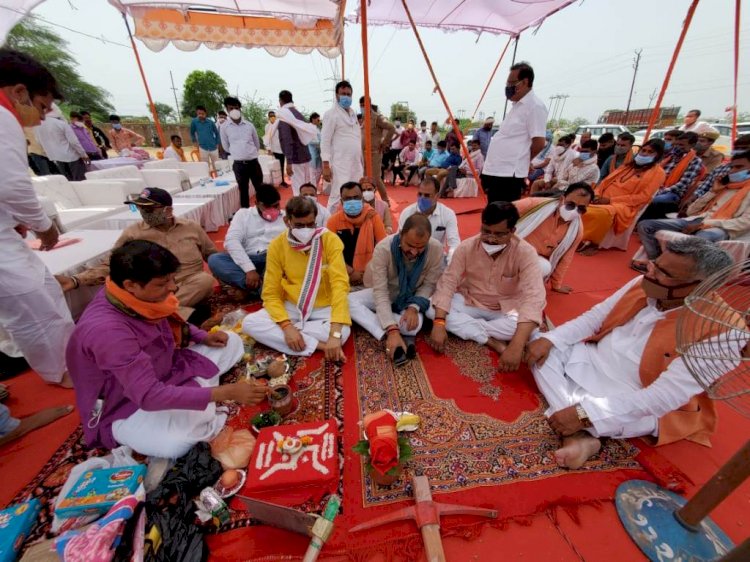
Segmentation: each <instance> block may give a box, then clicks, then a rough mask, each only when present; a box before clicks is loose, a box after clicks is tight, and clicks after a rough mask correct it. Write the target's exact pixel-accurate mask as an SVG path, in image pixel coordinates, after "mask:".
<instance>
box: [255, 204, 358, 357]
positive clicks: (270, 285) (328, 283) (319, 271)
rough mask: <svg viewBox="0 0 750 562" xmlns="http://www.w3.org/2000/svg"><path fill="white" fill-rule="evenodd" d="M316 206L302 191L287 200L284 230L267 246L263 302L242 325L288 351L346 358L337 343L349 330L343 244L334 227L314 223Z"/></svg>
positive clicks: (259, 338)
mask: <svg viewBox="0 0 750 562" xmlns="http://www.w3.org/2000/svg"><path fill="white" fill-rule="evenodd" d="M317 211H318V208H317V206H316V205H315V202H313V201H310V200H309V199H308V198H307V197H292V198H291V199H290V200H289V201H288V202H287V204H286V215H285V216H284V222H285V223H286V226H287V230H286V231H285V232H283V233H281V234H280V235H279V236H277V237H276V238H275V239H274V240H272V241H271V244H270V245H269V246H268V254H267V256H266V274H265V277H264V279H263V292H262V294H261V297H262V299H263V308H262V309H261V310H259V311H258V312H253V313H251V314H248V315H247V316H246V317H245V320H244V321H243V322H242V329H243V331H244V332H245V333H246V334H249V335H250V336H251V337H253V338H254V339H255V340H256V341H258V342H260V343H262V344H263V345H265V346H268V347H270V348H272V349H275V350H277V351H281V352H282V353H286V354H288V355H304V356H310V355H312V354H313V353H315V350H318V349H319V350H321V351H323V352H325V357H326V359H327V360H329V361H346V357H345V356H344V352H343V351H342V350H341V346H342V345H343V344H344V343H345V342H346V340H347V338H348V337H349V334H350V333H351V329H350V326H351V318H350V317H349V303H348V297H349V275H348V274H347V271H346V263H344V255H343V252H344V244H343V243H342V242H341V239H340V238H339V237H338V236H336V234H334V233H333V232H330V231H328V230H326V229H325V228H316V226H315V215H316V213H317Z"/></svg>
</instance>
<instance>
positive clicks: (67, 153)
mask: <svg viewBox="0 0 750 562" xmlns="http://www.w3.org/2000/svg"><path fill="white" fill-rule="evenodd" d="M36 136H37V138H38V139H39V144H41V145H42V148H43V149H44V152H46V153H47V155H48V156H49V158H50V160H52V161H54V162H55V164H56V165H57V168H58V169H59V170H60V172H61V173H62V174H63V175H64V176H65V177H66V178H68V181H83V180H85V179H86V166H87V165H88V163H89V155H88V154H87V153H86V150H85V149H84V148H83V146H81V143H80V141H79V140H78V137H77V136H76V134H75V132H74V131H73V128H72V127H71V126H70V125H68V122H67V121H65V117H63V114H62V112H61V111H60V108H59V107H57V105H55V104H53V105H52V109H51V110H50V112H49V113H48V114H47V118H46V119H45V120H44V121H43V122H42V124H41V125H40V126H39V127H38V128H37V130H36Z"/></svg>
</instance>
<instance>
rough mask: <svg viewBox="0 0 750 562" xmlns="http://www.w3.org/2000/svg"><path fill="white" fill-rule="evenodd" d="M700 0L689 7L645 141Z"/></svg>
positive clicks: (695, 0)
mask: <svg viewBox="0 0 750 562" xmlns="http://www.w3.org/2000/svg"><path fill="white" fill-rule="evenodd" d="M738 1H739V0H738ZM698 2H699V0H693V1H692V3H691V4H690V8H688V12H687V16H686V17H685V21H684V22H683V24H682V31H681V32H680V38H679V39H678V40H677V45H676V46H675V48H674V53H673V54H672V60H671V61H670V62H669V68H668V69H667V75H666V76H665V77H664V83H663V84H662V85H661V91H660V92H659V97H658V98H656V105H655V106H654V110H653V111H652V112H651V116H650V117H649V118H648V127H647V128H646V136H645V137H644V138H643V142H646V141H647V140H648V137H649V135H651V130H652V129H653V128H654V125H655V124H656V119H657V118H658V117H659V111H660V110H661V102H662V100H663V99H664V94H665V93H666V92H667V86H669V80H670V78H672V71H673V70H674V67H675V64H676V63H677V57H678V56H679V55H680V50H681V49H682V43H683V41H685V35H687V30H688V28H689V27H690V22H691V21H692V20H693V14H694V13H695V8H697V7H698Z"/></svg>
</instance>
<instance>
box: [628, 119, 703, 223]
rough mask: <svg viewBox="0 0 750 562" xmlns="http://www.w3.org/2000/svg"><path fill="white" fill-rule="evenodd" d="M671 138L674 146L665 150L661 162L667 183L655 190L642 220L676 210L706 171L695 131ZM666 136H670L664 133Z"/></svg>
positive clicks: (664, 215)
mask: <svg viewBox="0 0 750 562" xmlns="http://www.w3.org/2000/svg"><path fill="white" fill-rule="evenodd" d="M670 133H672V135H678V134H679V136H676V137H675V138H674V140H673V141H671V142H672V147H671V150H668V151H667V152H666V153H665V154H664V159H663V160H662V162H661V165H662V168H664V173H665V174H666V177H665V179H664V185H662V186H661V187H660V188H659V191H657V192H656V195H655V196H654V199H653V201H652V202H651V204H650V205H649V206H648V207H647V208H646V210H645V212H644V213H643V216H642V217H641V220H648V219H663V218H665V217H666V216H667V213H674V212H676V211H677V210H678V209H679V207H680V202H681V201H682V198H683V196H685V195H686V194H687V193H688V192H689V191H692V190H691V187H693V185H694V184H697V183H698V182H700V180H701V179H702V178H703V176H705V175H706V169H705V167H704V166H703V161H702V160H701V157H700V156H698V154H696V152H695V145H696V143H697V142H698V135H697V134H695V133H680V132H679V131H670ZM664 138H665V139H666V138H667V136H666V135H665V137H664Z"/></svg>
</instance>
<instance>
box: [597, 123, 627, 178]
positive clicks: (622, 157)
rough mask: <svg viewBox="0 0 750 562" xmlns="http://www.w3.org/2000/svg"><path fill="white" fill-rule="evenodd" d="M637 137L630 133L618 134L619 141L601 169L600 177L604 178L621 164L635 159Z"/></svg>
mask: <svg viewBox="0 0 750 562" xmlns="http://www.w3.org/2000/svg"><path fill="white" fill-rule="evenodd" d="M634 142H635V137H634V136H633V135H631V134H630V133H620V134H619V135H617V142H616V143H615V146H614V152H613V153H612V155H610V156H609V157H608V158H607V159H606V160H605V161H604V163H603V164H602V165H601V168H600V169H599V179H600V180H603V179H604V178H606V177H607V176H608V175H609V174H611V173H612V172H614V171H615V170H616V169H617V168H619V167H620V166H623V165H624V164H629V163H630V161H631V160H633V143H634Z"/></svg>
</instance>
